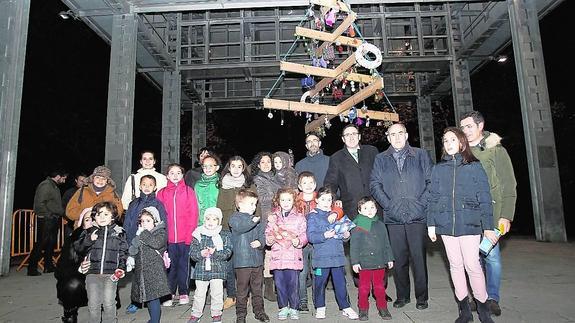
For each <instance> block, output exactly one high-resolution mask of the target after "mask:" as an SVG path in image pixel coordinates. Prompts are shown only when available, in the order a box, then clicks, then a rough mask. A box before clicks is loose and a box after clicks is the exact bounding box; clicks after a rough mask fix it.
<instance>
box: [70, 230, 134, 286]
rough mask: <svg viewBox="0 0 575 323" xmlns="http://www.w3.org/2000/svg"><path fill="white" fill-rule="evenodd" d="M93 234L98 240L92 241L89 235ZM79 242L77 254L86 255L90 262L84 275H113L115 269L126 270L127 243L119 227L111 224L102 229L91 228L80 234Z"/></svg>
mask: <svg viewBox="0 0 575 323" xmlns="http://www.w3.org/2000/svg"><path fill="white" fill-rule="evenodd" d="M94 232H96V234H97V235H98V238H97V239H96V240H94V241H92V239H91V235H92V233H94ZM80 240H81V243H80V246H81V247H80V250H79V252H80V253H81V254H83V253H87V257H88V260H89V261H90V269H88V272H87V273H86V275H89V274H99V275H103V274H113V273H114V271H116V269H122V270H124V271H125V270H126V259H127V258H128V242H127V241H126V233H125V232H124V229H122V227H121V226H119V225H117V224H115V223H112V224H110V225H107V226H104V227H97V226H94V227H91V228H89V229H87V230H85V231H84V232H83V233H82V235H81V237H80Z"/></svg>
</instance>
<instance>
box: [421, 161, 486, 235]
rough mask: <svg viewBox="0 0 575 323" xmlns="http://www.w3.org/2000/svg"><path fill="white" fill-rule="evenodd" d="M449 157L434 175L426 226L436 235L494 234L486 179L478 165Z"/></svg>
mask: <svg viewBox="0 0 575 323" xmlns="http://www.w3.org/2000/svg"><path fill="white" fill-rule="evenodd" d="M462 161H463V158H462V157H461V155H460V154H456V155H455V156H446V157H445V158H444V160H443V161H442V162H441V163H439V164H437V165H435V167H433V170H432V172H431V186H430V188H429V206H428V212H427V226H429V227H431V226H434V227H435V233H436V234H445V235H450V236H455V237H458V236H463V235H477V234H481V233H483V231H484V230H493V207H492V202H491V194H490V193H489V182H488V181H487V175H486V174H485V171H484V170H483V167H482V166H481V163H479V162H471V163H468V164H463V163H462Z"/></svg>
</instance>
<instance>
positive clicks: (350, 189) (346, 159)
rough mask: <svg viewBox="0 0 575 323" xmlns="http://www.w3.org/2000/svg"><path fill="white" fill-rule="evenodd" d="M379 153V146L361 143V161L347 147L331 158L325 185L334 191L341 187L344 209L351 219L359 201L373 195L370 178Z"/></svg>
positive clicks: (359, 151)
mask: <svg viewBox="0 0 575 323" xmlns="http://www.w3.org/2000/svg"><path fill="white" fill-rule="evenodd" d="M377 154H378V151H377V148H375V147H374V146H370V145H361V146H360V148H359V150H358V155H359V163H358V162H356V161H355V159H354V158H353V157H352V156H351V154H350V153H349V151H348V150H347V148H345V147H344V148H343V149H340V150H338V151H337V152H336V153H335V154H333V155H332V156H331V157H330V158H329V168H328V170H327V174H326V175H325V181H324V186H330V187H331V188H332V190H333V192H337V190H338V189H339V199H340V200H341V202H342V204H343V210H344V212H345V214H346V215H347V216H348V217H349V218H350V219H353V218H354V217H355V215H356V214H357V202H358V201H359V200H360V199H361V198H362V197H364V196H369V195H371V194H370V192H369V179H370V176H371V170H372V169H373V161H374V159H375V156H376V155H377Z"/></svg>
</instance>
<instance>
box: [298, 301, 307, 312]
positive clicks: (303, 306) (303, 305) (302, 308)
mask: <svg viewBox="0 0 575 323" xmlns="http://www.w3.org/2000/svg"><path fill="white" fill-rule="evenodd" d="M299 311H300V312H302V313H308V312H309V307H308V306H307V302H305V303H300V304H299Z"/></svg>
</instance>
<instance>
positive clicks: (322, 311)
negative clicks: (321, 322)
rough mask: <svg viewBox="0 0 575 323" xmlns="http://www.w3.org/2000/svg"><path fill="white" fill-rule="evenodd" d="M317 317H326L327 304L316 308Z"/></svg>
mask: <svg viewBox="0 0 575 323" xmlns="http://www.w3.org/2000/svg"><path fill="white" fill-rule="evenodd" d="M315 318H316V319H324V318H325V306H324V307H318V308H316V309H315Z"/></svg>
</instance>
